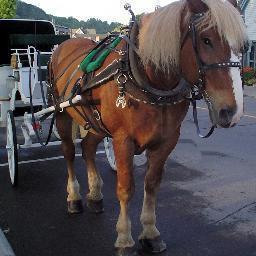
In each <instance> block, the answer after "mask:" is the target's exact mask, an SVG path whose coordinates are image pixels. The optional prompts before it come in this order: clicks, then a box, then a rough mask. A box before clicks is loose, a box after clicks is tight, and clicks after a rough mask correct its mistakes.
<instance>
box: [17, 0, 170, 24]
mask: <svg viewBox="0 0 256 256" xmlns="http://www.w3.org/2000/svg"><path fill="white" fill-rule="evenodd" d="M22 1H23V2H26V3H29V4H33V5H36V6H38V7H40V8H41V9H43V10H44V11H45V12H46V13H48V14H52V15H54V16H61V17H70V16H73V17H75V18H77V19H78V20H87V19H89V18H99V19H101V20H102V21H105V20H106V21H108V22H112V21H117V22H121V23H123V24H127V23H128V22H129V19H130V15H129V13H128V12H127V11H125V10H124V8H123V6H124V4H125V3H126V2H129V3H130V4H131V6H132V10H133V11H134V13H135V14H140V13H142V12H151V11H153V10H154V9H155V6H156V5H160V6H165V5H167V4H169V3H171V2H174V0H130V1H129V0H128V1H127V0H109V1H108V0H103V1H102V0H98V1H96V0H90V1H89V0H71V1H67V0H22ZM86 2H88V3H89V4H88V5H87V4H86Z"/></svg>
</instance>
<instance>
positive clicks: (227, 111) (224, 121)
mask: <svg viewBox="0 0 256 256" xmlns="http://www.w3.org/2000/svg"><path fill="white" fill-rule="evenodd" d="M234 114H235V111H234V110H233V109H232V108H228V107H227V108H222V109H221V110H220V112H219V121H220V125H221V126H222V127H230V124H231V121H232V118H233V116H234Z"/></svg>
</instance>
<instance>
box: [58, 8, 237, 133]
mask: <svg viewBox="0 0 256 256" xmlns="http://www.w3.org/2000/svg"><path fill="white" fill-rule="evenodd" d="M126 9H127V10H128V11H129V12H130V13H131V14H132V20H131V22H130V26H129V28H128V31H127V33H125V34H120V35H113V34H111V35H109V36H108V37H107V38H106V39H104V40H103V41H102V42H100V43H99V44H98V45H97V46H96V47H95V48H94V49H93V50H91V52H90V53H89V54H88V55H87V57H86V58H85V59H84V60H83V62H82V63H81V64H80V68H81V69H82V70H83V71H84V72H85V73H84V75H83V76H82V77H81V78H79V79H78V81H77V83H76V85H75V87H74V88H76V89H74V90H72V91H73V92H72V95H70V97H69V99H70V101H71V100H72V98H73V97H74V96H75V95H77V94H83V95H86V100H85V102H81V105H83V106H84V107H85V108H87V109H89V113H85V111H84V110H83V113H81V112H80V111H78V110H77V108H76V106H73V107H74V109H75V110H76V111H77V112H78V113H79V114H80V115H81V116H82V117H83V118H84V120H85V121H86V126H85V128H86V129H90V128H93V129H94V130H95V131H97V132H101V133H104V134H105V135H107V136H111V134H110V132H109V131H108V130H107V129H106V127H105V126H104V124H103V123H102V120H101V116H100V112H99V111H98V109H97V105H99V104H100V102H99V100H98V102H97V103H95V101H97V99H96V100H95V99H93V98H92V96H91V95H92V93H91V91H92V89H94V88H97V87H99V86H101V85H103V84H105V83H107V82H108V81H111V80H114V81H115V82H116V84H117V86H118V91H119V95H118V97H117V99H116V107H121V108H125V107H126V105H127V101H126V98H125V95H128V96H129V97H130V98H131V99H133V100H135V101H137V102H143V103H145V104H150V105H155V106H163V105H175V104H178V103H180V102H182V101H184V100H189V101H191V103H192V106H193V117H194V123H195V125H196V129H197V133H198V135H199V136H200V137H201V138H207V137H209V136H210V135H211V134H212V133H213V131H214V128H215V127H216V124H213V125H212V127H211V129H210V131H209V132H208V133H207V134H206V135H202V134H201V132H200V129H199V124H198V118H197V108H196V101H197V100H201V99H202V98H204V100H205V101H206V103H207V105H208V108H209V109H212V103H211V100H210V98H209V96H208V95H207V92H206V90H205V86H206V79H205V76H206V72H207V71H208V70H211V69H216V68H218V69H219V68H230V67H239V68H241V64H240V62H223V63H212V64H206V63H204V62H203V61H202V59H201V57H200V55H199V50H198V44H197V29H196V25H197V23H198V22H199V21H200V19H201V18H202V17H203V16H204V13H198V14H194V15H193V16H192V17H191V20H190V25H189V29H188V32H187V34H186V35H185V37H184V39H183V43H184V41H185V38H186V37H187V36H190V37H191V39H192V44H193V49H194V52H195V56H196V62H197V67H198V80H197V81H196V82H195V84H193V85H191V84H190V83H189V82H188V81H186V79H185V78H184V77H181V78H180V82H179V83H178V85H177V86H176V87H175V88H174V89H171V90H168V91H165V90H158V89H155V88H154V87H153V86H152V85H151V84H150V82H149V80H148V78H147V77H146V76H145V75H144V76H143V75H142V76H141V72H140V71H141V70H140V67H139V64H138V63H139V61H138V58H139V57H138V55H137V52H138V51H137V47H136V42H135V40H134V39H135V38H136V35H137V34H136V33H137V30H138V24H137V22H136V20H135V15H134V13H133V12H132V10H131V8H130V6H126ZM122 39H123V40H124V41H125V48H124V49H121V50H117V49H115V47H116V46H117V45H118V44H119V43H120V41H121V40H122ZM112 51H115V52H117V53H118V55H119V58H118V59H115V60H114V61H113V62H112V63H110V64H109V65H108V66H107V67H105V68H104V69H103V70H101V71H100V73H98V74H97V75H95V72H94V71H96V70H97V69H98V68H99V67H101V64H102V63H103V62H104V60H105V58H106V57H107V56H108V54H109V53H110V52H112ZM62 95H65V91H64V92H63V93H62ZM88 103H89V104H88ZM82 109H84V108H82ZM90 114H91V115H90ZM89 116H92V117H93V119H94V120H92V118H90V117H89Z"/></svg>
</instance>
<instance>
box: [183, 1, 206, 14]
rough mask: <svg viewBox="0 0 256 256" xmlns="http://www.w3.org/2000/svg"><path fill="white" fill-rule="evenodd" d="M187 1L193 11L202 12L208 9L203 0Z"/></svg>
mask: <svg viewBox="0 0 256 256" xmlns="http://www.w3.org/2000/svg"><path fill="white" fill-rule="evenodd" d="M187 3H188V8H189V10H190V11H191V12H192V13H201V12H206V11H207V10H208V7H207V5H206V4H205V3H204V2H203V1H201V0H187Z"/></svg>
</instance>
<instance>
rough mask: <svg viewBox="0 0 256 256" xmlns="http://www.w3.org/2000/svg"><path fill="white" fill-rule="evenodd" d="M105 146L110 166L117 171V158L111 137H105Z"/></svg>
mask: <svg viewBox="0 0 256 256" xmlns="http://www.w3.org/2000/svg"><path fill="white" fill-rule="evenodd" d="M104 147H105V152H106V156H107V159H108V162H109V165H110V167H111V168H112V169H113V170H114V171H116V170H117V169H116V158H115V154H114V148H113V143H112V139H111V138H108V137H107V138H105V139H104Z"/></svg>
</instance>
